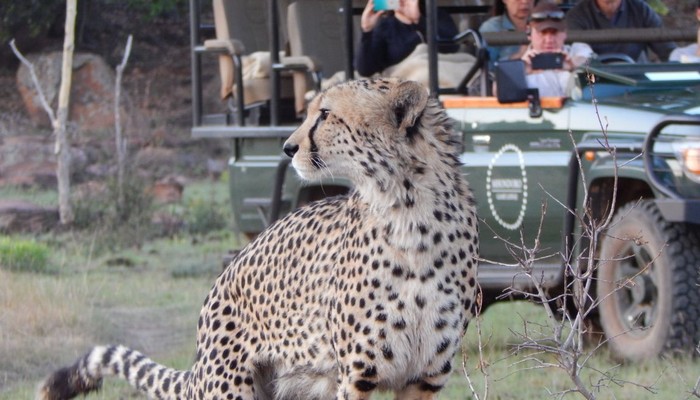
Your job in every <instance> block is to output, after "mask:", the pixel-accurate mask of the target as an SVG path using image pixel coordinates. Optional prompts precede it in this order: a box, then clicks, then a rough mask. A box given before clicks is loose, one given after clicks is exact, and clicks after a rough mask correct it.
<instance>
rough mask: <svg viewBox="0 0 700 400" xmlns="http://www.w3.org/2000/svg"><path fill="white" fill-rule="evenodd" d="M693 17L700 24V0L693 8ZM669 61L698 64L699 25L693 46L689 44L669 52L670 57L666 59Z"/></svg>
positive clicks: (699, 57)
mask: <svg viewBox="0 0 700 400" xmlns="http://www.w3.org/2000/svg"><path fill="white" fill-rule="evenodd" d="M695 17H696V18H697V19H698V22H700V0H698V4H697V5H696V7H695ZM668 59H669V60H670V61H680V62H688V63H690V62H693V63H696V62H700V25H698V38H697V41H696V42H695V43H693V44H689V45H687V46H683V47H677V48H676V49H674V50H673V51H672V52H671V56H670V57H669V58H668Z"/></svg>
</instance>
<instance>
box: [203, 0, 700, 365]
mask: <svg viewBox="0 0 700 400" xmlns="http://www.w3.org/2000/svg"><path fill="white" fill-rule="evenodd" d="M273 3H274V2H273ZM429 10H430V8H429ZM195 24H197V25H198V21H194V22H193V25H195ZM195 36H196V35H193V38H195ZM464 36H470V37H471V39H472V40H473V41H474V42H476V44H477V48H479V49H483V48H484V43H483V41H482V39H481V37H480V36H479V35H478V33H475V32H474V31H471V32H469V33H468V34H466V35H462V37H464ZM193 41H196V39H193ZM429 45H430V46H431V49H434V48H436V47H435V45H434V42H433V41H429ZM195 47H196V46H195V44H194V43H193V48H195ZM200 50H201V49H200ZM195 53H196V51H195ZM430 54H431V56H433V55H434V54H435V53H434V51H431V53H430ZM478 60H479V62H477V64H475V70H473V71H468V75H469V78H470V79H471V78H474V77H475V76H482V77H484V76H486V74H485V73H484V71H485V69H486V68H487V65H488V62H487V60H484V59H483V58H478ZM433 72H434V71H432V70H431V74H433ZM197 73H199V72H198V71H195V72H193V77H195V75H196V74H197ZM468 80H469V79H465V81H468ZM431 81H433V82H434V79H433V78H432V77H431ZM577 81H578V85H577V87H576V89H575V90H574V92H573V93H572V95H571V96H570V97H568V98H541V99H540V98H539V96H537V95H534V96H533V95H532V92H528V91H526V90H523V93H522V95H521V96H516V97H519V98H515V99H511V100H509V102H508V103H503V102H500V101H499V100H498V99H499V96H488V95H485V94H487V93H488V90H483V89H484V87H485V86H484V85H483V84H482V93H479V95H468V94H467V91H465V90H459V88H458V90H454V91H451V93H444V92H441V91H439V90H436V89H435V86H433V90H432V93H433V94H434V95H436V96H438V99H439V101H440V102H441V104H442V105H443V106H444V108H445V109H446V111H447V113H448V115H449V116H450V117H451V118H452V119H453V121H454V124H455V128H456V129H457V130H458V131H460V132H462V140H463V153H462V156H461V161H462V163H463V172H464V174H465V176H466V178H467V180H468V181H469V182H470V185H471V187H472V190H473V192H474V194H475V196H476V199H477V204H478V215H479V217H480V218H481V220H482V221H481V237H480V246H481V247H480V253H481V259H482V260H481V262H480V266H479V282H480V285H481V289H482V292H483V306H484V307H487V306H488V305H490V304H493V303H494V302H496V301H503V300H510V299H517V298H523V297H527V296H528V294H529V293H532V291H533V290H534V289H535V286H534V281H533V279H531V278H530V276H532V277H536V280H537V281H539V282H540V283H541V286H542V287H543V288H544V289H545V290H546V291H547V292H548V293H549V297H550V298H552V299H556V298H558V297H560V295H561V294H564V293H566V291H567V290H568V289H567V287H568V285H569V284H570V283H571V281H572V274H575V273H576V271H585V270H586V266H588V265H593V266H594V275H593V276H594V279H593V281H592V283H593V285H592V287H591V288H590V293H589V294H590V299H591V302H593V304H594V305H595V306H596V307H595V312H594V313H591V314H589V315H587V318H590V319H591V320H592V321H594V322H595V324H593V325H594V326H599V327H602V330H603V331H604V333H605V336H606V337H607V339H608V340H609V345H610V347H611V348H612V350H613V352H614V353H615V354H617V355H618V356H620V357H621V358H626V359H633V360H634V359H644V358H648V357H655V356H657V355H659V354H661V353H664V352H669V351H670V352H691V351H693V349H694V348H695V346H696V345H697V344H698V342H699V341H700V274H699V272H698V271H699V268H700V64H680V63H657V64H634V63H611V64H602V63H601V64H592V65H590V66H588V67H587V68H585V69H583V70H580V71H578V73H577ZM504 86H505V85H504ZM516 86H517V85H516ZM498 87H499V88H500V87H501V85H499V86H498ZM462 89H463V88H462ZM507 89H508V90H509V91H511V92H513V91H517V90H516V89H518V88H517V87H513V86H508V87H507ZM511 94H512V93H511ZM227 121H228V120H227ZM239 121H240V120H239ZM297 124H298V122H297ZM223 125H225V126H224V127H220V126H219V127H213V128H212V127H211V126H207V122H206V121H205V120H204V119H202V118H197V117H196V118H195V126H194V128H193V133H194V135H195V136H207V134H206V133H203V132H207V131H208V132H209V133H212V132H213V134H211V135H209V136H219V137H221V136H226V137H229V138H230V139H231V141H232V148H233V153H232V154H231V157H230V159H229V185H230V193H231V204H232V207H233V211H234V215H235V226H236V229H237V230H239V231H240V232H242V233H245V234H246V235H248V236H250V237H253V236H255V235H256V234H257V233H259V232H261V231H262V230H263V229H265V227H266V226H267V225H269V224H271V223H274V221H275V220H276V219H278V218H279V217H280V216H282V215H284V214H286V213H288V212H289V211H291V210H293V209H295V208H297V207H299V206H301V205H304V204H306V203H309V202H311V201H314V200H317V199H320V198H324V197H327V196H334V195H340V194H343V193H346V192H348V191H349V190H351V188H350V187H349V184H348V182H347V181H344V180H341V179H335V180H326V181H322V182H301V181H300V180H299V179H298V178H297V177H296V175H295V173H294V171H293V170H292V168H289V159H288V158H287V157H286V156H284V155H283V154H282V152H281V150H282V144H283V143H284V140H285V138H286V137H287V136H288V135H289V134H290V133H291V132H292V131H293V130H294V124H292V125H289V126H286V125H283V124H277V123H275V121H273V123H271V124H270V125H269V126H262V125H261V126H249V125H244V124H243V123H240V122H239V123H238V125H235V126H232V125H231V124H228V125H227V124H225V123H224V124H223ZM226 126H228V127H229V128H231V129H230V130H229V131H227V132H229V133H228V134H226V135H223V134H221V132H224V131H225V129H226ZM607 220H609V221H608V222H609V223H608V224H607V225H606V227H605V230H603V232H602V233H600V234H591V233H590V232H589V229H590V228H591V227H597V226H599V225H601V224H603V223H604V222H605V221H607ZM522 243H524V245H525V246H535V243H536V244H537V253H536V254H535V256H534V257H533V259H532V262H531V263H525V267H526V268H525V269H524V266H523V262H522V260H519V259H518V257H516V255H518V254H522V251H520V250H518V247H519V246H521V244H522ZM591 246H595V247H594V251H593V252H589V251H588V249H589V247H591ZM518 251H520V253H518ZM591 256H592V257H593V260H590V261H592V262H591V263H589V258H590V257H591ZM530 267H531V268H532V269H531V270H530V269H527V268H530ZM525 271H528V272H529V275H530V276H528V274H526V273H525ZM553 306H554V307H560V308H561V307H563V306H562V305H561V304H559V305H554V304H553ZM563 308H566V307H563Z"/></svg>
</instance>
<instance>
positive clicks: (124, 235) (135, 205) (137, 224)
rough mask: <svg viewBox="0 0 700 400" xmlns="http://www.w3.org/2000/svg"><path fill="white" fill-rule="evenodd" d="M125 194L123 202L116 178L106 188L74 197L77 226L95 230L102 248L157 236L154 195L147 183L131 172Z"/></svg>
mask: <svg viewBox="0 0 700 400" xmlns="http://www.w3.org/2000/svg"><path fill="white" fill-rule="evenodd" d="M123 196H124V203H123V204H120V203H119V201H118V198H119V188H118V185H117V182H116V179H110V180H109V181H108V182H107V185H106V188H105V189H104V190H101V191H95V193H90V194H89V195H87V196H83V197H79V198H74V199H73V212H74V215H75V219H74V221H73V227H74V228H77V229H79V230H87V231H92V232H94V233H95V234H96V239H97V242H96V246H97V250H98V251H99V250H101V249H102V248H104V247H106V248H109V249H111V250H116V249H120V248H124V247H130V246H134V245H139V244H141V243H143V242H144V241H145V240H147V239H149V238H151V237H152V236H153V233H154V232H153V231H154V228H153V226H152V224H151V217H152V215H153V198H152V197H151V195H150V194H149V193H148V192H147V190H146V183H145V182H144V181H143V180H142V179H140V178H138V177H137V176H135V174H127V176H126V177H125V180H124V186H123Z"/></svg>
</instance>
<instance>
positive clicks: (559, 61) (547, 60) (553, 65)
mask: <svg viewBox="0 0 700 400" xmlns="http://www.w3.org/2000/svg"><path fill="white" fill-rule="evenodd" d="M530 61H531V63H532V69H561V68H562V66H563V65H564V54H563V53H541V54H538V55H536V56H534V57H532V59H531V60H530Z"/></svg>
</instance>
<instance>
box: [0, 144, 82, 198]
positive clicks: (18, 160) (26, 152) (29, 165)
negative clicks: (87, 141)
mask: <svg viewBox="0 0 700 400" xmlns="http://www.w3.org/2000/svg"><path fill="white" fill-rule="evenodd" d="M54 146H55V145H54V142H53V140H51V139H49V138H45V137H42V136H36V135H22V136H7V137H3V138H0V186H3V185H12V186H19V187H24V188H29V187H37V188H42V189H55V188H56V156H55V155H54ZM87 163H88V160H87V156H86V154H85V152H84V151H83V150H81V149H79V148H77V147H72V148H71V177H72V178H73V179H74V180H80V178H81V176H82V173H83V172H84V171H85V169H86V166H87Z"/></svg>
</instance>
